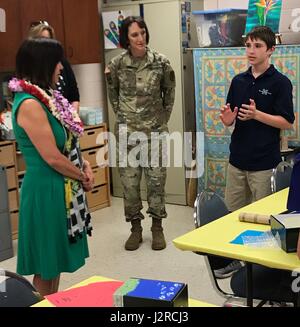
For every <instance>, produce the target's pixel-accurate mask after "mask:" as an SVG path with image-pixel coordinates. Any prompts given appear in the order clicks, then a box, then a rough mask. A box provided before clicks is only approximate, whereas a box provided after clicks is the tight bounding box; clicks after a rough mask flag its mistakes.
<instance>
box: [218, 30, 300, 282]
mask: <svg viewBox="0 0 300 327" xmlns="http://www.w3.org/2000/svg"><path fill="white" fill-rule="evenodd" d="M275 43H276V36H275V34H274V33H273V31H272V30H271V29H270V28H269V27H266V26H257V27H254V28H253V29H252V30H251V31H250V32H249V33H248V34H247V35H246V42H245V45H246V56H247V58H248V61H249V63H250V67H249V69H248V70H247V71H246V72H244V73H241V74H238V75H236V76H235V77H234V78H233V80H232V82H231V85H230V89H229V92H228V95H227V101H226V103H227V104H226V105H224V106H223V107H222V108H221V114H220V118H221V120H222V122H223V124H224V125H226V126H232V125H234V129H233V133H232V135H231V144H230V156H229V164H228V169H227V182H226V189H225V202H226V205H227V207H228V210H229V211H234V210H237V209H239V208H241V207H244V206H245V205H247V204H249V203H251V202H254V201H257V200H259V199H261V198H263V197H265V196H267V195H270V194H271V175H272V169H273V168H275V167H276V166H277V165H278V163H279V162H280V161H281V156H280V130H281V129H291V128H293V122H294V120H295V116H294V112H293V96H292V84H291V82H290V80H289V79H288V78H287V77H285V76H284V75H282V74H281V73H279V72H278V71H277V69H276V68H275V67H274V66H273V65H271V64H270V57H271V55H272V53H273V52H274V50H275ZM299 246H300V245H299ZM241 266H242V265H241V263H240V262H239V261H237V260H234V261H232V262H231V263H230V264H229V265H228V266H226V267H225V268H222V269H219V270H216V271H215V275H216V277H217V278H226V277H229V276H231V275H232V274H233V273H234V272H235V271H237V270H239V269H240V268H241Z"/></svg>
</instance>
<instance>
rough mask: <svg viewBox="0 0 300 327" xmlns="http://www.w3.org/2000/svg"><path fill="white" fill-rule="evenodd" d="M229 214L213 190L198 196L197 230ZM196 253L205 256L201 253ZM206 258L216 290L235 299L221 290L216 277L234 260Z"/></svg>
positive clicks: (216, 257)
mask: <svg viewBox="0 0 300 327" xmlns="http://www.w3.org/2000/svg"><path fill="white" fill-rule="evenodd" d="M227 214H229V211H228V209H227V207H226V204H225V203H224V201H223V199H222V198H221V197H220V196H219V195H218V194H217V193H215V192H213V191H211V190H205V191H203V192H201V193H200V194H198V195H197V197H196V200H195V205H194V223H195V227H196V228H199V227H201V226H204V225H206V224H208V223H210V222H212V221H214V220H216V219H218V218H221V217H223V216H225V215H227ZM195 253H197V254H200V255H204V254H203V253H199V252H195ZM204 257H205V263H206V266H207V269H208V272H209V276H210V279H211V282H212V285H213V287H214V289H215V290H216V291H217V292H218V293H219V294H221V295H222V296H224V297H225V298H232V297H235V295H234V294H233V293H228V292H226V291H225V290H223V289H222V288H221V286H220V284H219V282H218V279H217V277H216V275H215V271H216V270H218V269H221V268H225V267H226V266H227V265H229V264H230V263H231V262H232V261H233V260H231V259H227V258H223V257H218V256H213V255H204Z"/></svg>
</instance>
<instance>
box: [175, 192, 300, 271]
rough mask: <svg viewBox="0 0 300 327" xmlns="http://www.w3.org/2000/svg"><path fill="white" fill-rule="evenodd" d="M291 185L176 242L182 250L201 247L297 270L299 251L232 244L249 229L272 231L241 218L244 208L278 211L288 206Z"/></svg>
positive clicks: (270, 211)
mask: <svg viewBox="0 0 300 327" xmlns="http://www.w3.org/2000/svg"><path fill="white" fill-rule="evenodd" d="M287 196H288V189H284V190H282V191H280V192H277V193H274V194H272V195H270V196H268V197H266V198H264V199H261V200H259V201H257V202H255V203H252V204H250V205H248V206H246V207H243V208H241V209H239V210H237V211H234V212H232V213H230V214H228V215H226V216H224V217H222V218H220V219H218V220H215V221H213V222H211V223H209V224H207V225H204V226H202V227H200V228H198V229H195V230H193V231H192V232H189V233H187V234H184V235H182V236H180V237H178V238H176V239H175V240H173V243H174V245H175V246H176V247H177V248H178V249H181V250H187V251H197V252H202V253H205V254H214V255H218V256H222V257H228V258H233V259H238V260H242V261H245V262H246V263H256V264H261V265H264V266H267V267H271V268H278V269H285V270H293V269H296V268H299V267H300V260H299V259H298V257H297V255H296V253H286V252H285V251H283V250H282V249H280V248H254V247H250V246H244V245H237V244H231V243H230V241H232V240H233V239H235V238H236V237H237V236H238V235H239V234H241V233H242V232H244V231H245V230H249V229H250V230H258V231H268V230H270V226H269V225H260V224H253V223H246V222H240V221H239V219H238V215H239V213H240V212H250V213H260V214H278V213H280V212H283V211H285V210H286V203H287Z"/></svg>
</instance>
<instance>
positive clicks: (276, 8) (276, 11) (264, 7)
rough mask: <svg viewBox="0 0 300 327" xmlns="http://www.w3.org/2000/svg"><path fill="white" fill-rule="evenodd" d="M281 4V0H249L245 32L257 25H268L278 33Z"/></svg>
mask: <svg viewBox="0 0 300 327" xmlns="http://www.w3.org/2000/svg"><path fill="white" fill-rule="evenodd" d="M281 5H282V0H249V5H248V16H247V21H246V30H245V34H247V33H248V32H249V31H250V30H251V29H252V28H253V27H255V26H258V25H262V26H268V27H270V28H271V29H272V31H273V32H274V33H278V31H279V22H280V15H281Z"/></svg>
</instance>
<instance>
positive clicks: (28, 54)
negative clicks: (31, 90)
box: [16, 38, 63, 90]
mask: <svg viewBox="0 0 300 327" xmlns="http://www.w3.org/2000/svg"><path fill="white" fill-rule="evenodd" d="M62 59H63V48H62V46H61V44H60V42H59V41H57V40H53V39H49V38H36V39H27V40H25V41H24V42H23V43H22V45H21V47H20V48H19V50H18V53H17V57H16V70H17V77H18V78H20V79H26V80H29V81H30V82H31V83H33V84H36V85H38V86H39V87H41V88H42V89H45V90H46V89H49V87H51V86H53V81H52V77H53V73H54V70H55V67H56V65H57V64H58V63H59V62H60V61H61V60H62Z"/></svg>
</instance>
